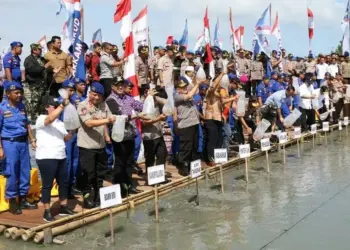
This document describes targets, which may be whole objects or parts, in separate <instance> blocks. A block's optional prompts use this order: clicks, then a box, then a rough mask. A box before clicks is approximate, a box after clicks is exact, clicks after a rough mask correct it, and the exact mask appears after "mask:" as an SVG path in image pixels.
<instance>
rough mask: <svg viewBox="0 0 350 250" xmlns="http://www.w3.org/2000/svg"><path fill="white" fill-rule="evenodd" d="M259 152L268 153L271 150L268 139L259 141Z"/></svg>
mask: <svg viewBox="0 0 350 250" xmlns="http://www.w3.org/2000/svg"><path fill="white" fill-rule="evenodd" d="M260 145H261V151H268V150H270V149H271V143H270V139H269V138H264V139H261V140H260Z"/></svg>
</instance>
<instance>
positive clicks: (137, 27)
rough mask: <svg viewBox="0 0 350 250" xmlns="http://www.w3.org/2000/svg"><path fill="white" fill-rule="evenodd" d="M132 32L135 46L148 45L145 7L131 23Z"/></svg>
mask: <svg viewBox="0 0 350 250" xmlns="http://www.w3.org/2000/svg"><path fill="white" fill-rule="evenodd" d="M132 30H133V34H134V41H135V44H136V46H137V47H138V46H140V45H149V42H148V25H147V7H145V8H143V9H142V10H141V12H140V13H139V14H138V15H137V17H136V18H135V19H134V21H133V22H132Z"/></svg>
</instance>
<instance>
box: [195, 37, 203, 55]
mask: <svg viewBox="0 0 350 250" xmlns="http://www.w3.org/2000/svg"><path fill="white" fill-rule="evenodd" d="M203 44H204V33H203V34H201V35H200V36H199V37H198V39H197V42H196V44H195V45H194V51H195V52H196V51H198V50H200V49H201V48H202V47H203Z"/></svg>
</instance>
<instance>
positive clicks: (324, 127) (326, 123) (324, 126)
mask: <svg viewBox="0 0 350 250" xmlns="http://www.w3.org/2000/svg"><path fill="white" fill-rule="evenodd" d="M322 130H323V131H329V122H323V123H322Z"/></svg>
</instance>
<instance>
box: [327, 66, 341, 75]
mask: <svg viewBox="0 0 350 250" xmlns="http://www.w3.org/2000/svg"><path fill="white" fill-rule="evenodd" d="M327 72H328V73H330V74H331V76H333V77H335V74H337V73H338V72H339V67H338V64H329V65H328V70H327Z"/></svg>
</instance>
